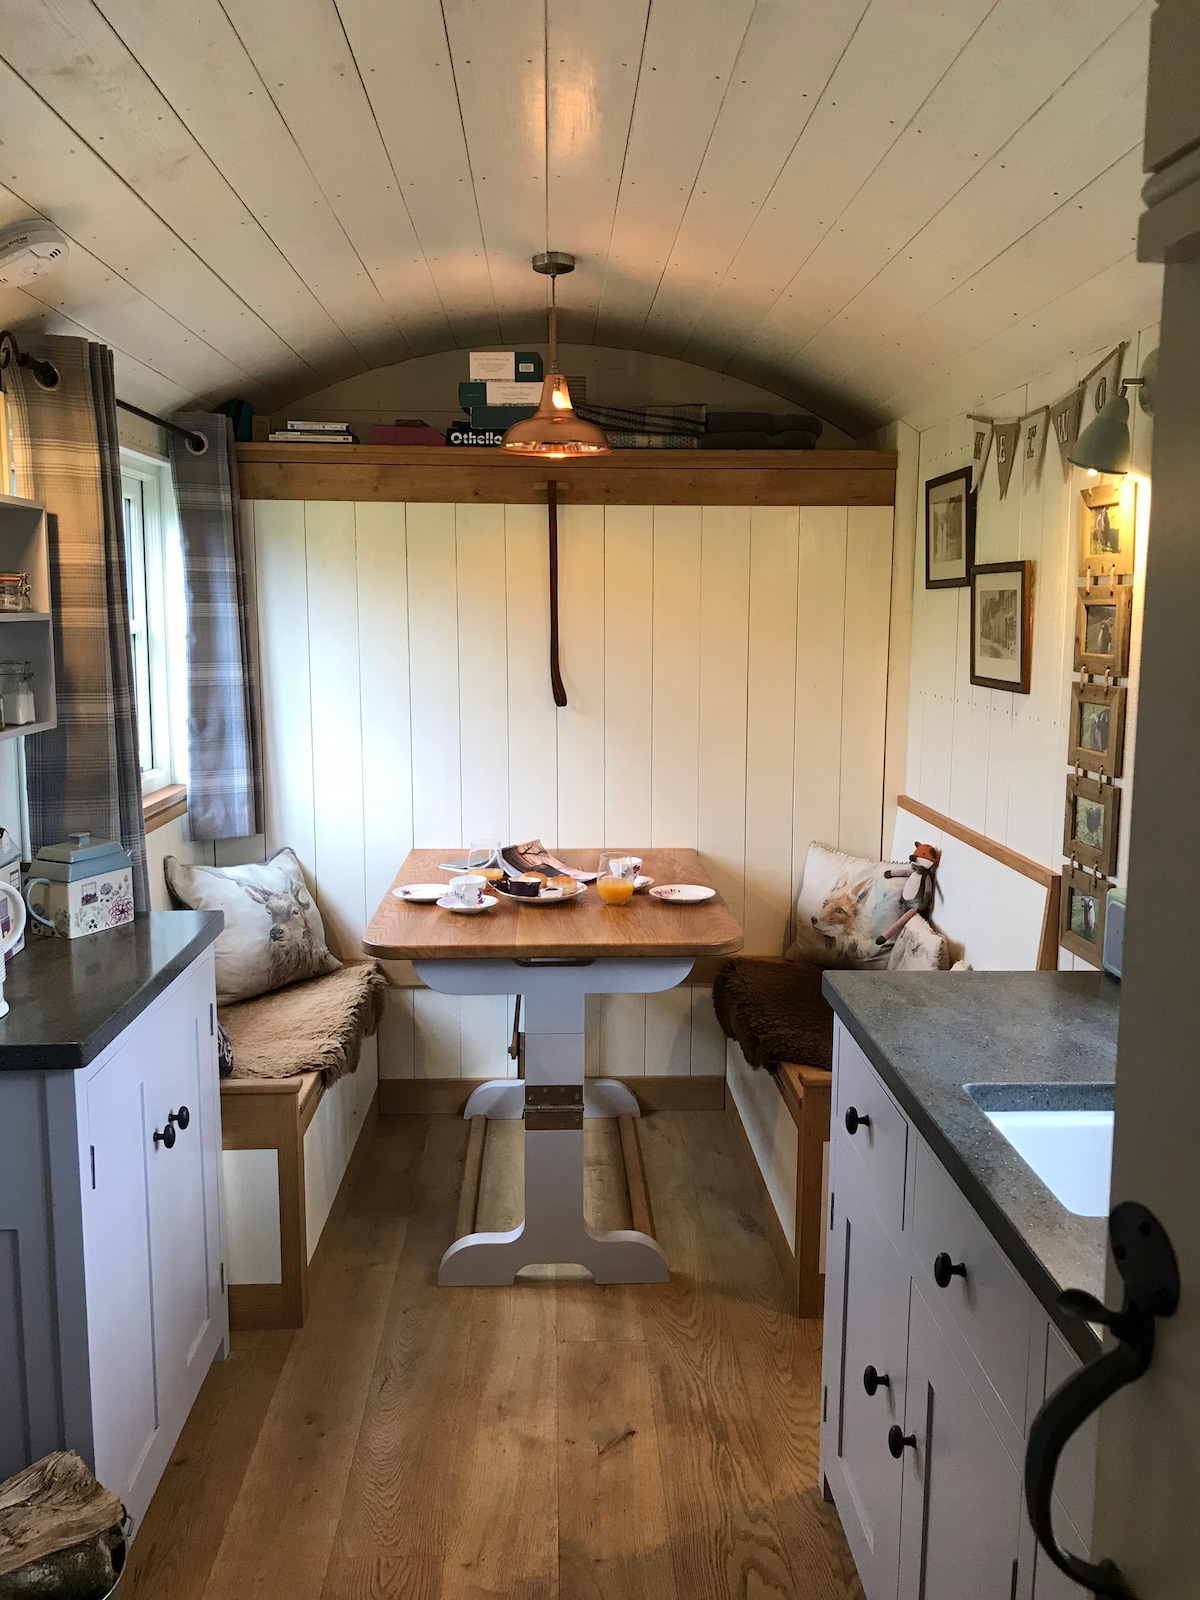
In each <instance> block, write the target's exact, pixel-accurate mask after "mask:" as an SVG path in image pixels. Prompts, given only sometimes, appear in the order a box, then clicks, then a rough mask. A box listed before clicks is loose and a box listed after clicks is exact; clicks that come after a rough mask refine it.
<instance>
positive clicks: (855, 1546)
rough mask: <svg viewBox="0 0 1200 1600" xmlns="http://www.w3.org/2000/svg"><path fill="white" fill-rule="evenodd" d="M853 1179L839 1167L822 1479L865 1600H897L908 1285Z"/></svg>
mask: <svg viewBox="0 0 1200 1600" xmlns="http://www.w3.org/2000/svg"><path fill="white" fill-rule="evenodd" d="M853 1172H854V1168H853V1164H852V1163H849V1162H847V1161H845V1160H844V1159H843V1160H840V1161H839V1162H838V1167H837V1181H836V1185H835V1188H834V1204H833V1234H832V1238H831V1250H830V1260H829V1263H828V1265H827V1268H826V1271H827V1273H828V1272H837V1273H839V1274H840V1278H841V1295H840V1316H839V1318H838V1322H837V1324H836V1328H835V1330H832V1336H833V1337H834V1338H836V1339H837V1340H838V1348H837V1349H836V1351H834V1352H831V1354H832V1355H833V1362H831V1367H830V1370H831V1371H832V1373H833V1374H834V1392H833V1393H832V1394H831V1395H830V1398H829V1410H828V1413H827V1419H826V1427H827V1429H828V1434H827V1449H826V1464H827V1465H826V1470H827V1473H828V1475H829V1478H830V1487H831V1489H832V1490H833V1497H834V1500H835V1502H836V1503H837V1508H838V1512H839V1515H840V1516H841V1520H842V1526H843V1527H844V1528H845V1530H846V1537H847V1539H848V1541H849V1543H850V1548H851V1551H852V1552H853V1555H854V1561H855V1565H856V1566H857V1567H858V1572H859V1577H860V1578H861V1579H862V1585H863V1588H864V1590H865V1591H866V1594H867V1600H895V1595H896V1575H897V1563H898V1559H899V1543H900V1493H901V1485H902V1482H903V1469H902V1466H901V1463H900V1462H898V1461H896V1460H894V1459H893V1457H892V1455H891V1453H890V1452H889V1450H888V1429H889V1428H890V1427H891V1426H892V1424H893V1423H895V1422H898V1421H899V1420H900V1418H901V1417H902V1416H903V1415H904V1391H905V1366H906V1347H907V1342H908V1282H909V1280H908V1273H907V1271H906V1270H905V1267H904V1264H903V1263H902V1261H901V1260H900V1257H899V1255H898V1254H897V1251H896V1247H895V1245H893V1243H892V1241H891V1239H890V1238H889V1237H888V1235H887V1233H886V1232H885V1231H884V1228H883V1225H882V1224H881V1222H880V1221H879V1218H878V1217H877V1216H876V1215H875V1212H874V1210H873V1208H872V1206H871V1205H870V1203H869V1201H868V1200H867V1199H866V1197H865V1195H864V1193H863V1191H862V1188H861V1187H860V1185H859V1183H858V1181H857V1178H856V1177H855V1176H854V1175H853ZM826 1328H827V1334H826V1336H827V1337H829V1336H830V1332H831V1330H830V1329H829V1325H828V1324H826ZM869 1367H873V1368H874V1369H875V1374H876V1378H877V1379H880V1378H882V1379H886V1380H887V1382H886V1383H880V1382H877V1381H873V1382H872V1384H871V1386H872V1387H873V1388H874V1390H875V1392H874V1393H873V1394H868V1393H867V1379H866V1374H867V1369H868V1368H869Z"/></svg>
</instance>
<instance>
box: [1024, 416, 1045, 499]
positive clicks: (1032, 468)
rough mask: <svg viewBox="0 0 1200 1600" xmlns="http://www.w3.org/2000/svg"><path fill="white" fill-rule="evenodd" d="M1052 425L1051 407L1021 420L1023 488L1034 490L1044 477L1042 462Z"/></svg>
mask: <svg viewBox="0 0 1200 1600" xmlns="http://www.w3.org/2000/svg"><path fill="white" fill-rule="evenodd" d="M1049 423H1050V407H1049V406H1042V407H1041V409H1040V410H1038V411H1031V412H1030V413H1029V415H1028V416H1027V417H1022V418H1021V473H1022V484H1023V487H1024V488H1025V489H1026V490H1027V491H1028V490H1029V489H1032V488H1033V486H1034V485H1035V484H1036V483H1037V481H1038V479H1039V478H1040V477H1041V475H1042V461H1043V459H1044V458H1045V455H1046V431H1047V428H1048V427H1049Z"/></svg>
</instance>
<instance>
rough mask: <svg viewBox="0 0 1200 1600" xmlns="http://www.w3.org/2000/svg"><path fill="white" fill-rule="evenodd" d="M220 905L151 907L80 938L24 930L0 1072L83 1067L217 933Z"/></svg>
mask: <svg viewBox="0 0 1200 1600" xmlns="http://www.w3.org/2000/svg"><path fill="white" fill-rule="evenodd" d="M224 922H225V919H224V917H223V916H222V914H221V913H220V912H219V911H151V912H150V914H149V915H148V916H145V917H137V918H136V919H135V920H134V921H133V922H128V923H126V924H125V926H124V927H123V928H109V929H108V930H107V931H106V932H104V933H93V934H88V935H87V936H86V937H85V938H82V939H52V938H47V939H41V938H33V937H29V938H28V939H27V940H26V944H25V948H24V950H22V951H21V953H20V955H18V956H15V957H14V958H13V960H12V961H11V962H10V963H9V967H8V975H7V977H6V978H5V980H4V997H5V999H6V1000H7V1001H8V1004H9V1007H10V1009H9V1013H8V1015H7V1016H6V1017H4V1018H2V1019H0V1072H18V1071H26V1072H27V1071H29V1070H30V1069H33V1070H36V1071H42V1072H53V1071H68V1072H70V1071H74V1070H75V1069H76V1068H79V1067H86V1066H87V1065H88V1063H89V1062H90V1061H94V1060H95V1059H96V1057H97V1056H98V1055H99V1054H100V1052H101V1051H102V1050H103V1049H104V1048H105V1047H106V1046H107V1045H109V1044H111V1043H112V1041H113V1040H114V1039H115V1038H116V1036H117V1035H118V1034H119V1033H121V1032H123V1031H124V1029H126V1028H127V1027H128V1026H129V1024H130V1023H131V1022H133V1021H134V1020H135V1019H136V1018H137V1017H138V1016H140V1015H141V1013H142V1012H143V1011H144V1010H145V1009H146V1007H147V1006H148V1005H150V1003H151V1002H152V1001H153V1000H156V999H157V998H158V996H159V995H160V994H162V992H163V990H164V989H165V988H166V987H167V986H168V984H170V983H171V982H172V981H173V980H174V979H175V978H177V977H178V976H179V974H180V973H181V972H183V971H184V969H185V968H186V967H188V966H189V965H190V964H191V963H192V962H193V961H194V960H195V959H196V957H197V956H198V955H200V954H201V952H202V951H204V950H206V949H207V948H208V946H209V945H210V944H212V943H214V941H215V940H216V938H217V937H218V935H219V934H220V932H221V929H222V927H223V926H224Z"/></svg>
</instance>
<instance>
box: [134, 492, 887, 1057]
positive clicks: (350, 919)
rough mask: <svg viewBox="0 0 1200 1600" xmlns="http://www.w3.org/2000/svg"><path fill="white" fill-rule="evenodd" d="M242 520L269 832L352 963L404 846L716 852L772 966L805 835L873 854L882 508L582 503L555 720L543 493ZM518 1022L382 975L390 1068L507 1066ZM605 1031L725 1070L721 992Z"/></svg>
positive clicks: (647, 1004)
mask: <svg viewBox="0 0 1200 1600" xmlns="http://www.w3.org/2000/svg"><path fill="white" fill-rule="evenodd" d="M247 523H248V526H251V525H252V527H253V529H254V533H255V554H256V557H257V571H258V584H257V594H258V608H259V628H260V634H261V638H262V658H263V681H264V729H265V744H266V751H267V757H266V759H267V781H266V789H267V807H268V817H267V840H266V842H267V847H268V848H269V849H275V848H278V846H279V845H281V844H284V843H289V844H292V845H293V847H294V848H295V849H296V850H297V852H298V854H299V856H300V859H301V861H302V862H303V864H304V866H305V869H306V870H307V871H308V873H309V874H310V875H311V877H312V878H313V880H314V882H315V885H316V888H317V892H318V894H319V896H320V900H321V904H322V906H323V908H324V909H325V912H326V916H327V920H328V922H329V926H330V931H331V936H335V937H337V939H338V940H339V942H340V943H341V944H342V946H343V949H344V950H345V952H346V953H349V954H354V953H355V951H356V941H357V937H358V933H359V931H360V930H361V927H362V925H363V924H364V923H365V922H366V920H367V919H368V918H369V917H370V915H371V914H372V912H373V911H374V908H375V906H376V904H377V903H378V900H379V898H380V896H381V895H382V894H383V892H384V890H385V889H386V887H387V884H388V882H389V880H390V878H391V877H392V875H393V874H394V872H395V870H396V868H397V867H398V866H399V864H400V863H401V861H402V860H403V859H404V856H405V855H406V853H407V852H408V850H409V849H410V848H411V847H412V846H413V844H416V845H418V846H427V847H431V848H432V847H438V846H444V847H445V848H447V849H456V848H458V847H459V846H460V845H461V844H463V843H466V842H469V840H470V838H471V837H473V836H477V835H484V834H493V833H494V834H498V835H499V836H500V837H501V838H503V839H505V840H506V841H507V840H511V839H514V838H519V837H530V836H533V835H540V836H541V838H542V839H544V840H545V841H546V842H547V843H550V844H554V843H555V842H560V843H561V844H562V845H563V846H564V847H566V846H572V847H576V848H579V847H586V846H589V845H590V846H594V847H597V848H598V847H600V846H601V845H602V844H604V843H607V844H609V845H611V846H615V847H620V846H627V847H634V848H637V847H648V846H650V845H651V844H656V845H661V846H669V845H680V846H691V847H694V848H698V849H700V850H701V851H702V853H703V854H704V855H705V857H706V864H707V865H708V867H709V868H710V870H712V871H713V872H714V873H715V874H716V876H717V879H718V881H719V882H720V884H721V886H722V888H723V890H724V892H725V893H726V895H727V896H728V898H729V901H730V904H731V905H732V906H733V907H734V908H735V910H736V911H737V913H738V914H739V916H740V915H743V914H744V915H745V923H746V948H747V950H748V951H749V952H750V953H753V954H761V955H778V954H779V953H780V952H781V951H782V949H783V947H784V945H785V944H786V942H787V938H788V936H789V931H790V930H789V924H790V915H791V905H792V901H793V899H794V895H795V890H796V885H797V882H798V877H799V872H800V869H801V868H802V866H803V861H804V853H805V850H806V848H807V846H808V843H809V841H810V840H811V839H813V838H819V839H825V840H827V841H828V842H830V843H834V844H836V843H837V842H838V841H839V840H840V839H842V838H843V835H844V834H845V835H846V836H847V837H848V836H849V835H850V834H851V833H853V835H854V837H855V840H856V847H861V848H864V849H865V848H867V847H868V846H867V842H866V841H867V840H868V839H869V838H873V839H874V840H875V841H876V842H875V845H874V846H873V849H874V851H875V852H876V853H878V841H879V838H880V833H881V827H882V762H883V707H884V705H885V703H886V695H887V651H888V637H887V606H888V590H889V583H890V573H891V537H890V527H891V517H890V513H876V512H873V511H862V510H857V511H854V512H849V513H848V512H847V511H846V509H845V508H842V509H833V510H809V509H805V510H803V511H801V512H797V511H795V510H789V509H787V508H755V509H751V508H749V507H740V508H739V507H733V508H720V507H716V508H714V507H706V508H700V507H675V508H669V509H663V508H652V507H616V508H613V507H610V508H604V507H599V506H596V507H570V506H568V507H564V508H563V511H562V515H561V518H560V552H561V574H560V588H561V620H562V664H563V674H564V678H565V680H566V686H567V691H568V697H569V704H568V705H567V706H566V707H565V708H564V709H562V710H559V711H556V709H555V707H554V704H553V700H552V697H551V692H550V682H549V672H548V614H547V613H548V602H547V584H546V513H545V510H544V508H541V507H537V506H517V507H512V506H510V507H492V506H475V505H463V506H453V505H444V506H432V505H409V506H400V505H387V504H381V505H374V504H372V505H350V504H337V503H323V504H312V503H309V504H303V505H302V504H293V503H288V502H271V503H258V504H255V505H254V506H253V508H252V516H250V517H248V518H247ZM848 527H850V529H851V532H850V533H849V534H848ZM848 590H849V591H850V592H851V594H852V596H853V599H852V603H851V605H850V607H849V609H847V606H846V595H847V592H848ZM880 611H881V616H882V620H881V617H880ZM847 618H849V621H847ZM860 629H861V630H864V631H865V637H863V638H859V637H857V634H858V631H859V630H860ZM339 709H340V710H341V711H342V712H343V713H344V715H343V716H342V720H341V722H340V724H339V725H338V726H337V727H336V729H333V728H331V727H330V722H331V718H333V717H334V715H335V713H336V712H338V710H339ZM860 722H861V726H859V723H860ZM871 747H874V748H871ZM843 752H846V754H843ZM848 786H853V788H854V792H853V793H850V792H848ZM843 819H845V820H844V821H843ZM152 837H153V836H152ZM392 976H393V979H394V981H395V982H397V983H399V984H411V982H412V977H411V972H410V971H409V969H407V968H406V967H405V966H403V964H397V967H396V970H395V971H394V973H393V974H392ZM510 1028H511V1013H510V1010H509V1007H508V1003H507V1002H506V1001H504V1000H503V998H501V999H499V1000H496V999H478V1000H475V999H472V1000H470V1001H464V1000H459V999H456V998H455V997H454V996H451V995H441V994H436V993H433V992H432V991H430V990H426V989H421V988H410V987H404V988H393V989H392V990H391V991H390V992H389V996H388V1005H387V1008H386V1011H385V1016H384V1021H383V1025H382V1028H381V1032H380V1046H379V1054H380V1070H381V1075H382V1076H383V1077H385V1078H410V1077H460V1076H461V1077H478V1076H483V1075H485V1074H486V1075H492V1074H495V1075H504V1074H506V1073H510V1072H511V1071H512V1070H513V1067H512V1064H511V1062H510V1060H509V1057H508V1056H507V1054H506V1049H507V1044H508V1039H509V1032H510ZM587 1049H588V1070H589V1071H592V1072H596V1071H600V1072H607V1073H619V1074H621V1075H627V1074H633V1075H640V1074H642V1073H645V1072H648V1073H651V1074H653V1075H659V1074H663V1073H680V1074H682V1073H689V1072H690V1073H692V1074H697V1075H700V1074H712V1073H719V1072H721V1071H722V1070H723V1065H724V1041H723V1038H722V1036H721V1034H720V1031H719V1029H717V1026H716V1021H715V1018H714V1017H713V1014H712V1004H711V998H710V994H709V991H708V990H707V989H706V988H695V989H688V990H682V989H681V990H678V991H673V992H670V993H668V994H665V995H650V996H643V995H630V996H614V997H605V998H603V999H602V1000H597V1002H596V1003H595V1004H594V1005H592V1006H590V1007H589V1037H588V1046H587Z"/></svg>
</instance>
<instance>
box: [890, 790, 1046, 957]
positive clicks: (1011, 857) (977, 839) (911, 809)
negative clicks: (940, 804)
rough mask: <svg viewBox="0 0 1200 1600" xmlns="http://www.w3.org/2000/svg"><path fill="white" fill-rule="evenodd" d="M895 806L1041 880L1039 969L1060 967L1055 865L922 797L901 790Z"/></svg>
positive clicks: (1037, 881)
mask: <svg viewBox="0 0 1200 1600" xmlns="http://www.w3.org/2000/svg"><path fill="white" fill-rule="evenodd" d="M896 809H897V810H898V811H907V812H908V814H909V815H910V816H913V817H920V819H921V821H922V822H928V823H929V825H930V826H931V827H933V828H940V829H941V830H942V832H943V833H948V834H949V835H950V837H951V838H952V839H957V840H958V841H959V842H960V843H961V844H966V845H970V847H971V849H972V850H978V851H979V853H980V854H981V855H985V856H990V857H991V859H992V860H993V861H998V862H999V863H1000V865H1001V866H1002V867H1009V868H1011V869H1012V871H1013V872H1019V873H1020V874H1021V876H1022V877H1023V878H1031V879H1032V880H1033V882H1034V883H1040V884H1041V886H1042V887H1043V888H1044V889H1045V891H1046V909H1045V911H1044V912H1043V913H1042V932H1041V937H1040V939H1039V940H1038V959H1037V970H1038V971H1039V972H1054V971H1055V970H1057V967H1058V909H1059V895H1060V893H1061V891H1062V878H1061V876H1060V875H1059V874H1058V873H1057V872H1055V871H1054V869H1053V868H1052V867H1044V866H1043V865H1042V863H1041V862H1040V861H1034V860H1033V859H1032V858H1031V857H1029V856H1023V855H1022V854H1021V852H1020V851H1019V850H1012V849H1010V848H1009V846H1008V845H1006V844H997V843H996V841H995V839H989V838H988V836H987V835H986V834H985V833H977V832H976V831H975V829H974V828H968V827H967V825H966V823H964V822H955V820H954V818H953V817H948V816H946V815H945V814H944V812H941V811H935V810H934V809H933V807H932V806H927V805H926V804H925V803H924V801H922V800H914V799H912V798H911V796H909V795H906V794H902V795H900V796H899V797H898V798H897V800H896Z"/></svg>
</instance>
